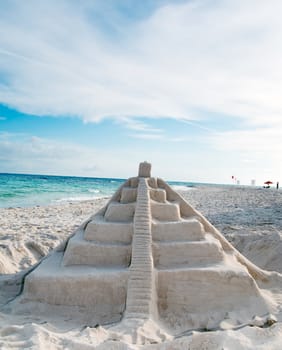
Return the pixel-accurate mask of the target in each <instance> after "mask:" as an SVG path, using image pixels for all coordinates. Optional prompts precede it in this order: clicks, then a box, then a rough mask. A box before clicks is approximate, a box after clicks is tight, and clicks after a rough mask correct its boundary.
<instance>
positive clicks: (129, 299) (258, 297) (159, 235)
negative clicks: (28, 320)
mask: <svg viewBox="0 0 282 350" xmlns="http://www.w3.org/2000/svg"><path fill="white" fill-rule="evenodd" d="M266 276H267V274H266V273H265V272H264V271H263V270H261V269H259V268H258V267H256V266H255V265H253V264H252V263H251V262H250V261H248V260H247V259H246V258H245V257H243V256H242V255H241V254H240V253H239V252H238V251H237V250H236V249H235V248H234V247H233V246H232V245H231V244H230V243H229V242H228V241H227V240H226V239H225V238H224V236H223V235H222V234H221V233H220V232H219V231H218V230H217V229H216V228H215V227H214V226H212V225H211V224H210V223H209V222H208V221H207V220H206V219H205V218H204V217H203V216H202V215H201V214H200V213H199V212H198V211H196V210H195V209H194V208H192V207H191V206H190V205H189V204H188V203H187V202H186V201H185V200H184V199H183V198H182V197H181V196H180V195H179V194H178V193H177V192H175V191H174V190H173V189H172V188H171V187H170V186H169V185H168V184H167V183H166V182H165V181H163V180H161V179H160V178H155V177H151V164H149V163H146V162H144V163H141V164H140V166H139V173H138V176H137V177H132V178H129V179H128V180H127V181H125V183H124V184H123V185H122V186H121V187H120V188H119V189H118V191H117V192H116V193H115V194H114V195H113V197H112V198H111V199H110V200H109V202H108V204H107V205H106V206H105V207H104V208H103V209H101V210H100V211H99V212H98V213H96V214H95V215H93V216H92V217H91V218H90V219H89V220H88V221H87V222H86V223H84V224H83V225H82V226H81V227H80V228H79V229H78V230H77V231H76V232H75V233H74V235H73V236H72V237H70V238H69V239H68V241H67V242H66V243H65V245H64V246H62V247H61V248H60V249H57V250H56V251H54V252H53V253H52V254H50V255H49V256H48V257H47V258H46V259H44V260H43V261H42V262H41V263H40V264H39V265H38V266H37V267H36V268H35V269H34V270H33V271H32V272H31V273H30V274H28V275H27V276H26V278H25V283H24V288H23V293H22V295H21V300H22V301H21V302H22V303H28V302H29V301H32V302H33V303H34V302H38V303H40V305H41V310H42V305H45V307H46V308H52V307H55V308H56V310H57V311H58V312H59V310H60V309H62V310H63V311H62V312H66V310H70V309H71V310H73V309H74V308H75V309H76V310H79V312H80V313H81V314H82V315H83V316H85V319H87V320H88V322H92V323H99V324H102V325H103V324H109V323H118V324H119V323H121V324H122V323H123V322H130V320H135V321H136V320H137V321H138V322H139V324H142V322H143V323H144V322H147V321H148V320H153V322H154V324H155V325H162V327H164V328H165V329H166V330H168V331H169V332H171V333H173V332H179V331H183V330H188V329H198V328H204V327H207V325H210V326H216V325H217V324H219V322H221V321H222V320H223V319H224V318H229V319H232V320H234V321H236V322H245V321H246V320H248V319H250V318H251V317H252V316H253V315H254V314H257V313H258V312H259V313H260V314H261V315H262V314H264V313H266V312H269V311H271V306H270V305H269V304H268V302H267V299H266V298H265V297H264V294H263V292H262V290H260V288H259V287H258V284H257V281H259V280H264V279H265V278H267V277H266Z"/></svg>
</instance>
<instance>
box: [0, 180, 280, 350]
mask: <svg viewBox="0 0 282 350" xmlns="http://www.w3.org/2000/svg"><path fill="white" fill-rule="evenodd" d="M181 195H182V196H183V197H184V198H185V199H186V200H188V202H189V203H190V204H191V205H192V206H194V207H195V208H196V209H197V210H199V211H200V212H201V213H202V214H203V215H204V216H206V218H207V219H208V220H209V221H210V222H211V223H212V224H213V225H215V226H216V227H217V228H218V229H219V230H220V231H221V232H222V233H223V234H224V235H225V237H226V238H227V239H228V240H229V241H230V242H231V243H232V244H233V245H234V246H235V247H236V248H237V249H238V250H239V251H240V252H241V253H243V254H244V255H245V256H246V257H247V258H249V259H250V260H251V261H253V262H254V263H255V264H257V265H258V266H260V267H262V268H264V269H267V270H274V271H278V272H282V255H281V248H282V243H281V234H282V192H281V191H280V190H279V191H277V190H275V189H262V188H261V189H258V188H246V187H233V188H232V187H226V188H223V187H212V188H211V187H204V186H203V187H201V188H197V189H187V190H186V191H181ZM107 200H108V199H98V200H96V201H84V202H73V203H67V204H62V205H57V206H45V207H43V206H38V207H32V208H5V209H0V273H1V274H2V276H0V277H1V278H0V303H2V305H3V304H5V303H6V302H7V301H8V300H9V299H11V296H12V294H13V292H14V289H13V288H12V287H11V295H9V293H7V288H6V289H5V293H4V292H3V293H2V292H1V283H2V285H4V284H3V283H4V282H3V281H4V280H5V279H6V280H7V278H10V280H11V281H16V278H15V276H17V274H15V273H16V272H18V273H19V272H21V271H23V270H24V269H26V268H29V267H31V266H33V265H34V264H35V263H36V262H37V261H39V260H40V259H41V258H42V257H43V256H45V255H46V254H48V253H49V252H50V251H51V250H52V249H53V248H54V247H56V246H58V245H59V244H60V243H61V242H63V241H64V240H65V239H66V238H67V237H68V236H69V235H70V234H71V233H72V232H73V231H74V230H75V229H76V228H77V227H78V226H79V225H80V224H81V223H82V222H83V221H84V220H86V219H87V218H88V217H89V216H90V215H91V214H93V213H95V212H96V211H97V210H98V209H99V208H101V207H102V206H103V205H104V204H106V202H107ZM12 285H13V283H12V282H11V286H12ZM277 293H278V294H279V293H280V291H278V292H277ZM281 295H282V289H281ZM7 310H8V309H7V305H6V307H5V310H4V311H3V312H0V348H3V349H10V348H13V349H22V348H31V349H46V348H48V349H94V348H97V349H139V348H140V349H143V348H144V349H185V348H187V349H188V348H189V349H221V348H225V349H280V348H281V344H282V323H280V322H278V323H275V324H274V325H273V326H271V327H268V328H260V327H250V326H248V325H246V326H245V327H244V326H242V327H240V329H236V330H234V329H229V330H228V329H227V328H228V326H227V327H223V328H224V329H225V330H224V331H222V330H215V331H213V332H191V333H189V334H183V335H182V336H181V337H179V338H177V339H172V340H170V341H167V342H165V343H162V344H158V345H153V344H152V345H149V344H148V345H145V346H137V345H130V344H127V343H126V342H117V341H114V340H113V339H110V338H109V334H108V332H107V329H106V328H104V327H101V326H98V327H96V328H94V327H93V328H92V327H87V326H86V327H81V324H79V322H76V320H75V319H72V320H69V321H68V322H62V320H58V319H57V318H56V315H55V312H54V314H53V315H46V320H44V317H43V319H42V318H40V319H36V318H30V317H27V316H26V315H23V316H19V315H14V314H13V312H12V309H11V310H10V312H9V311H7ZM47 320H48V321H47Z"/></svg>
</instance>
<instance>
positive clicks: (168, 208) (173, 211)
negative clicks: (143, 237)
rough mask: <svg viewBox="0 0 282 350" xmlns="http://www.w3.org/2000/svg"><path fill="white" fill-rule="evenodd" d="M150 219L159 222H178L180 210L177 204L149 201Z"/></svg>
mask: <svg viewBox="0 0 282 350" xmlns="http://www.w3.org/2000/svg"><path fill="white" fill-rule="evenodd" d="M151 213H152V218H153V219H156V220H160V221H179V220H180V219H181V217H180V208H179V205H178V204H177V203H169V202H167V203H159V202H155V201H151Z"/></svg>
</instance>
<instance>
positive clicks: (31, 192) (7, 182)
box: [0, 173, 195, 208]
mask: <svg viewBox="0 0 282 350" xmlns="http://www.w3.org/2000/svg"><path fill="white" fill-rule="evenodd" d="M124 181H125V180H124V179H111V178H90V177H75V176H51V175H24V174H1V173H0V207H1V208H9V207H30V206H36V205H52V204H59V203H64V202H73V201H82V200H91V199H95V198H102V197H109V196H111V195H113V194H114V192H115V191H116V190H117V189H118V187H119V186H120V185H121V184H122V183H123V182H124ZM169 183H170V184H172V185H174V186H176V187H178V189H189V188H192V187H193V186H194V185H195V184H193V183H189V182H169Z"/></svg>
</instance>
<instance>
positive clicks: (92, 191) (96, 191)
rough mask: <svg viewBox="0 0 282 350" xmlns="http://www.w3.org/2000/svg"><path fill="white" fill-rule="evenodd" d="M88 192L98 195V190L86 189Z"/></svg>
mask: <svg viewBox="0 0 282 350" xmlns="http://www.w3.org/2000/svg"><path fill="white" fill-rule="evenodd" d="M88 192H91V193H99V192H100V190H95V189H93V188H89V189H88Z"/></svg>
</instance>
